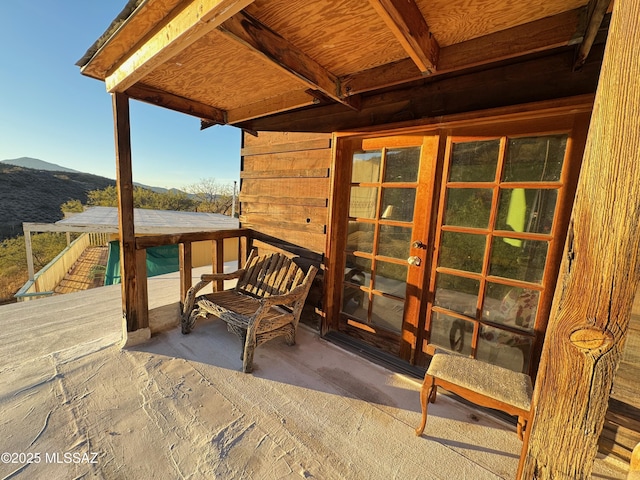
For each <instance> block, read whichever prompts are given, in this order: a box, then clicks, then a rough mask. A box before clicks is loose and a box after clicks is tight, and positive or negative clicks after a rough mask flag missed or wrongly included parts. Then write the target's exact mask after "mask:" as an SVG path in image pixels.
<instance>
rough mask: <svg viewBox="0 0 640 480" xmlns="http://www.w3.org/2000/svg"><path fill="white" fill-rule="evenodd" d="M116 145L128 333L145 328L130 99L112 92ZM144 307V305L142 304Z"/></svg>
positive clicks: (122, 266) (124, 300)
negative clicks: (140, 296) (140, 301)
mask: <svg viewBox="0 0 640 480" xmlns="http://www.w3.org/2000/svg"><path fill="white" fill-rule="evenodd" d="M112 104H113V119H114V133H115V144H116V184H117V189H118V229H119V232H120V278H121V279H122V318H123V320H124V322H125V325H124V326H125V327H126V331H127V332H135V331H136V330H138V329H141V328H146V327H148V325H145V324H143V323H144V322H143V321H141V320H142V319H141V318H139V315H138V312H139V308H142V306H139V305H137V300H138V286H137V284H136V282H137V264H136V243H135V230H134V226H133V175H132V170H131V130H130V125H129V98H128V97H127V96H126V95H125V94H124V93H114V94H112ZM143 308H145V309H146V308H147V306H146V305H144V307H143Z"/></svg>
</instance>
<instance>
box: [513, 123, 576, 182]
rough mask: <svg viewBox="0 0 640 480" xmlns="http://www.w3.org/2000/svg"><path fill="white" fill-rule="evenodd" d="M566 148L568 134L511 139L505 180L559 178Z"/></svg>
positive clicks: (537, 180)
mask: <svg viewBox="0 0 640 480" xmlns="http://www.w3.org/2000/svg"><path fill="white" fill-rule="evenodd" d="M566 148H567V135H548V136H543V137H527V138H511V139H509V143H508V146H507V157H506V159H505V167H504V172H503V175H502V179H503V181H505V182H557V181H559V180H560V175H561V173H562V163H563V161H564V154H565V150H566Z"/></svg>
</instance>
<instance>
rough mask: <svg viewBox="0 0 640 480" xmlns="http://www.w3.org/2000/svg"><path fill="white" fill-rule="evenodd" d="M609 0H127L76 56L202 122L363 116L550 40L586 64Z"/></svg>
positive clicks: (110, 86)
mask: <svg viewBox="0 0 640 480" xmlns="http://www.w3.org/2000/svg"><path fill="white" fill-rule="evenodd" d="M609 7H610V5H609V0H591V2H590V3H587V0H536V1H535V2H534V3H531V2H504V1H502V0H489V1H485V2H466V1H464V0H402V1H400V0H369V1H368V2H363V1H362V0H358V1H356V0H333V1H331V2H326V1H320V0H191V1H183V0H132V1H130V2H129V3H128V4H127V5H126V7H125V8H124V10H123V11H122V13H121V14H120V15H119V16H118V18H116V19H115V20H114V22H113V24H112V25H111V26H110V28H109V29H108V30H107V31H106V32H105V33H104V34H103V35H102V36H101V37H100V38H99V39H98V40H97V41H96V43H95V44H94V45H93V46H92V47H91V48H90V49H89V50H88V51H87V53H86V54H85V56H84V57H83V58H82V59H81V60H80V61H79V62H78V65H79V66H80V67H81V72H82V73H83V74H84V75H87V76H90V77H93V78H96V79H99V80H102V81H104V82H105V85H106V88H107V91H109V92H119V93H126V94H127V95H128V96H130V97H132V98H135V99H138V100H141V101H144V102H149V103H152V104H155V105H159V106H163V107H166V108H170V109H172V110H176V111H179V112H183V113H186V114H189V115H193V116H196V117H199V118H201V119H202V121H203V126H205V127H206V126H210V125H215V124H228V125H236V126H239V127H242V128H247V129H256V130H257V129H259V128H265V129H269V128H270V126H269V122H268V121H265V119H268V118H272V117H274V116H277V117H279V120H278V122H277V123H278V124H279V125H281V124H282V118H283V115H284V116H286V115H289V114H290V113H293V114H295V115H299V113H298V112H300V111H304V112H307V114H306V115H307V118H313V116H314V113H313V112H315V111H320V110H322V109H324V110H325V111H326V110H327V109H329V110H330V111H331V112H332V114H336V115H339V116H340V115H341V116H346V117H349V118H352V119H353V118H358V117H359V116H360V117H362V116H363V115H361V112H362V111H363V108H365V109H366V108H367V105H368V104H370V103H371V102H370V99H371V98H372V97H376V96H380V95H384V94H385V93H386V92H389V91H396V90H402V89H403V88H407V87H411V88H415V87H416V86H417V87H422V86H424V85H429V84H432V83H434V82H436V81H439V80H442V79H446V78H452V77H457V76H460V75H463V74H464V75H467V74H470V73H472V72H478V71H483V70H487V69H491V68H495V67H502V66H504V65H505V64H512V63H517V62H522V61H525V60H526V61H529V60H530V59H531V58H532V56H533V57H540V56H541V55H545V54H546V53H552V52H557V51H558V49H570V51H571V55H573V57H572V60H571V65H569V66H568V67H567V70H568V71H569V72H570V71H572V70H573V69H572V67H574V66H575V67H576V68H578V67H581V66H582V65H583V64H584V63H585V61H586V59H587V55H588V53H589V51H590V49H591V46H592V44H593V42H594V39H596V38H597V34H598V31H599V30H600V29H601V25H602V20H603V18H604V16H605V14H606V12H607V9H608V8H609ZM575 93H576V94H579V93H586V92H583V91H577V92H575ZM367 102H369V103H367ZM295 115H294V116H292V117H291V118H295ZM347 123H348V122H347ZM352 123H353V121H352ZM355 123H358V122H355ZM360 123H362V122H360ZM334 126H335V125H332V126H331V127H327V128H333V127H334ZM279 128H280V127H279Z"/></svg>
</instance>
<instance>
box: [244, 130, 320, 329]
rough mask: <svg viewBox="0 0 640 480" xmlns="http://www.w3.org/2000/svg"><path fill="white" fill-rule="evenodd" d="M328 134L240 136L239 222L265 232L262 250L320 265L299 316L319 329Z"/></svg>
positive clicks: (304, 264)
mask: <svg viewBox="0 0 640 480" xmlns="http://www.w3.org/2000/svg"><path fill="white" fill-rule="evenodd" d="M331 138H332V136H331V134H327V133H286V132H259V133H258V136H257V137H256V136H253V135H251V134H249V133H246V132H245V133H244V134H243V139H242V151H241V172H240V223H241V226H242V227H249V228H252V229H254V230H256V231H257V232H260V233H262V234H265V235H266V236H268V237H265V238H264V240H265V241H260V240H254V241H253V244H254V246H256V247H258V249H259V250H260V252H261V253H262V252H263V251H273V250H283V251H285V253H286V252H289V253H292V254H295V255H297V256H299V258H298V259H297V260H296V263H298V264H299V265H300V266H301V267H302V268H304V269H306V268H307V267H308V266H309V265H310V264H314V265H316V266H317V267H319V268H321V270H320V272H319V273H318V275H316V278H315V280H314V282H313V286H312V287H311V291H310V292H309V295H308V296H307V301H306V306H305V310H304V311H303V312H302V316H301V318H300V320H301V321H302V322H303V323H306V324H308V325H310V326H311V327H313V328H315V329H317V330H320V328H321V325H320V322H321V317H322V316H324V313H323V311H322V308H323V307H322V298H323V295H324V281H323V273H324V270H323V268H322V262H323V259H324V255H325V253H326V244H327V225H328V222H329V195H330V190H331V164H332V150H331Z"/></svg>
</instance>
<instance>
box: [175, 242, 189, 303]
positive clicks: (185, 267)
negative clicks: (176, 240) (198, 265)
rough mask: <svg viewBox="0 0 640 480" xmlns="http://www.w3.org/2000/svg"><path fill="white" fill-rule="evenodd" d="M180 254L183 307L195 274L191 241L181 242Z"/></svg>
mask: <svg viewBox="0 0 640 480" xmlns="http://www.w3.org/2000/svg"><path fill="white" fill-rule="evenodd" d="M178 255H179V260H180V309H182V300H183V299H184V298H185V297H186V296H187V290H189V289H190V288H191V277H192V276H193V273H192V266H193V258H192V250H191V242H184V243H181V244H180V245H179V246H178Z"/></svg>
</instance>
